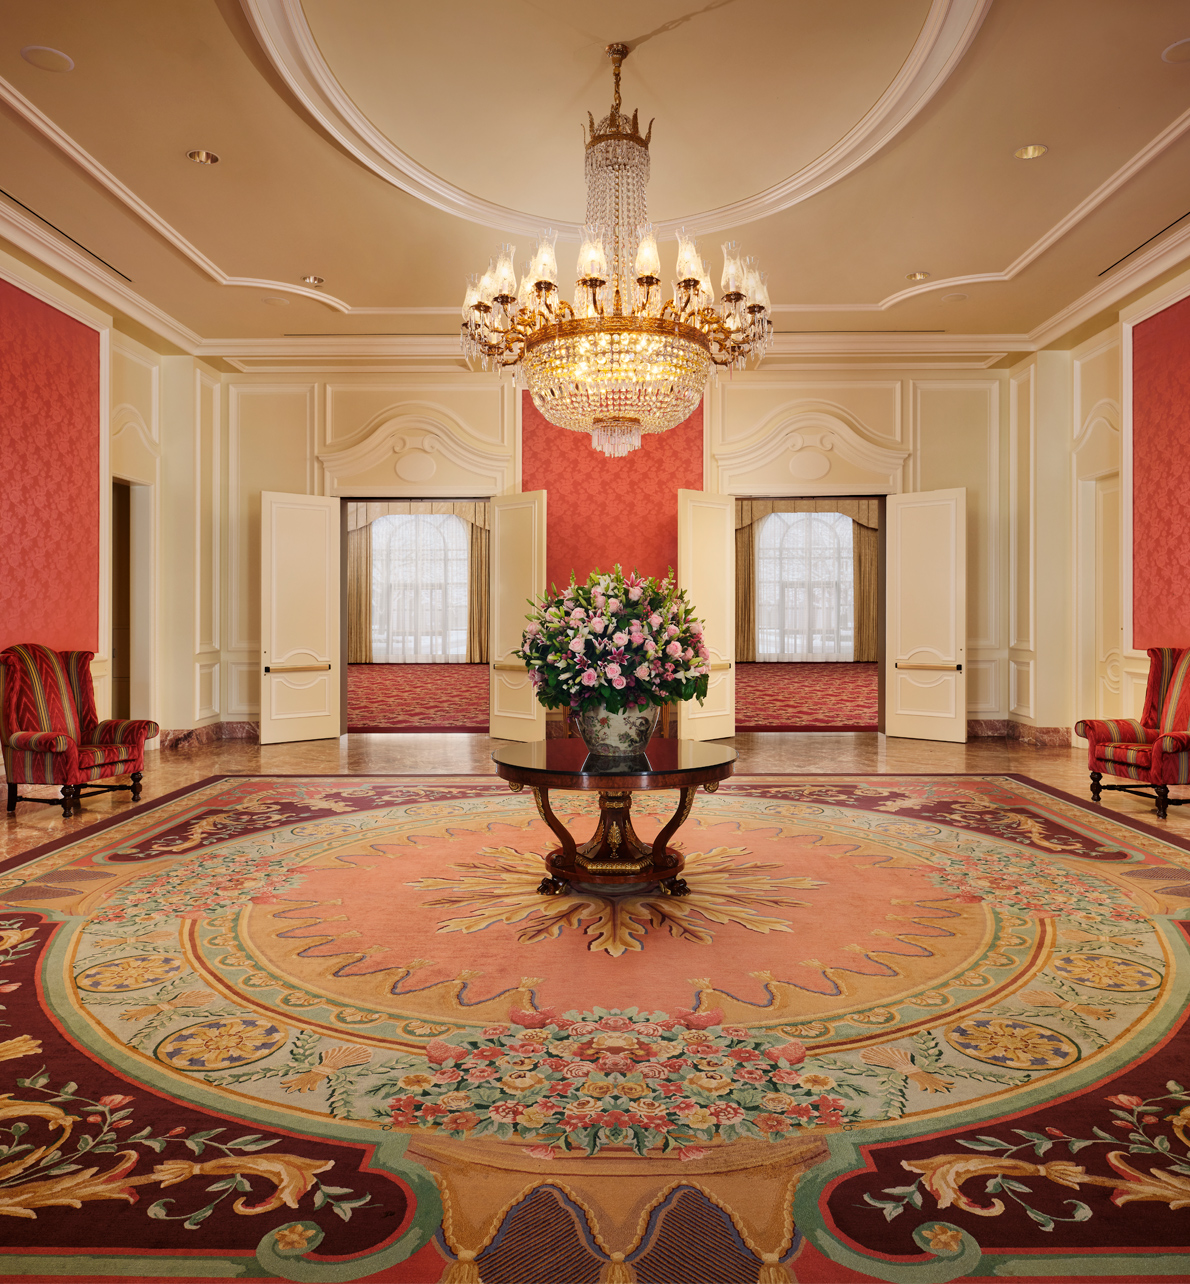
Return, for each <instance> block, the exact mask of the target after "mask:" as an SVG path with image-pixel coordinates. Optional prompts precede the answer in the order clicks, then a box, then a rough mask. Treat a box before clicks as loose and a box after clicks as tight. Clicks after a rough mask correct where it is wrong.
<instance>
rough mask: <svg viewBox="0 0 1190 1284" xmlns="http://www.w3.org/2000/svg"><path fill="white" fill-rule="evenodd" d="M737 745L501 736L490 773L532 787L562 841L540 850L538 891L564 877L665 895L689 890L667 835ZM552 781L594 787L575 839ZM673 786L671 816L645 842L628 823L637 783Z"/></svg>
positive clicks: (721, 774)
mask: <svg viewBox="0 0 1190 1284" xmlns="http://www.w3.org/2000/svg"><path fill="white" fill-rule="evenodd" d="M735 760H736V751H735V750H734V749H728V748H726V747H725V746H723V745H718V744H715V743H714V742H712V741H700V740H650V741H649V744H648V747H647V749H646V751H645V752H644V753H643V754H640V755H638V756H637V757H635V758H596V757H594V756H593V755H591V754H589V753H588V752H587V748H586V746H585V745H584V744H583V742H582V741H581V740H536V741H533V742H531V743H528V744H503V745H501V746H500V747H499V748H498V749H495V750H493V751H492V761H493V762H494V763H495V764H496V774H497V775H498V776H500V777H501V778H502V779H504V780H507V781H508V787H509V788H510V789H511V790H513V791H514V792H517V791H519V790H521V789H524V788H525V787H526V786H528V788H530V789H532V791H533V797H534V799H535V801H536V803H537V810H538V812H540V814H541V818H542V820H544V821H545V823H546V824H547V825H548V826H549V827H550V829H552V830H553V832H554V833H555V834H556V835H557V838H558V841H559V842H560V843H561V844H562V845H561V847H560V848H558V849H557V850H556V851H552V852H550V853H549V855H548V856H547V857H546V858H545V867H546V870H547V871H548V872H547V874H546V877H545V878H543V879H542V880H541V886H540V887H538V889H537V890H538V891H539V892H541V893H542V894H543V895H545V896H556V895H558V894H559V893H561V892H564V891H566V890H567V888H568V885H569V884H570V883H578V884H580V885H581V884H584V883H590V884H595V885H603V886H605V887H607V888H608V889H614V888H616V887H619V888H626V887H632V886H640V885H645V884H648V883H660V884H661V887H662V889H663V890H664V891H666V892H668V893H669V894H670V895H671V896H685V895H686V893H687V892H688V891H689V890H690V889H689V888H688V887H687V886H686V880H685V879H684V878H681V877H679V875H680V874H681V872H682V867H683V865H684V864H685V860H684V858H683V856H682V854H681V852H677V851H673V850H671V849H670V848H668V847H667V846H666V843H668V842H669V840H670V839H671V838H672V837H673V836H674V834H675V833H676V832H677V829H678V826H679V825H681V824H682V823H683V822H684V821H685V820H686V817H687V816H689V815H690V808H691V807H692V806H693V805H694V795H695V794H696V793H697V792H698V788H699V786H700V785H701V786H702V788H703V789H705V790H706V791H707V793H713V792H714V791H715V790H716V789H717V788H718V787H719V782H720V781H721V780H725V779H726V778H727V777H728V776H730V775H731V773H732V771H733V770H734V769H735ZM551 789H582V790H589V791H597V792H598V794H599V824H598V826H597V827H596V829H595V833H594V835H593V836H592V837H591V838H590V839H588V841H587V842H585V843H582V844H581V845H580V844H579V843H577V842H576V841H575V839H574V837H573V835H572V834H571V833H570V831H569V830H568V829H567V828H566V826H565V825H563V824H562V822H561V821H560V820H559V819H558V817H557V816H556V815H554V812H553V809H552V808H551V807H550V790H551ZM648 789H678V790H680V791H681V797H680V799H679V802H678V809H677V811H676V812H675V813H674V815H673V818H672V819H671V820H670V821H669V823H668V824H667V825H665V827H664V828H663V829H662V830H661V832H660V833H659V834H658V835H657V837H656V838H655V839H654V840H653V841H652V842H651V843H646V842H644V841H643V840H642V839H641V838H640V837H639V836H638V835H637V833H636V832H635V830H634V829H633V828H632V816H631V811H632V795H633V793H635V792H636V791H637V790H648Z"/></svg>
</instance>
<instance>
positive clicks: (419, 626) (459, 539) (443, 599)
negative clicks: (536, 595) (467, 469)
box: [371, 513, 470, 664]
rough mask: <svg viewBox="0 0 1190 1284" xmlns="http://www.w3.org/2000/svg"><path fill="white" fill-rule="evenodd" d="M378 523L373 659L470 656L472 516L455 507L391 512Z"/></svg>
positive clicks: (447, 660) (431, 660)
mask: <svg viewBox="0 0 1190 1284" xmlns="http://www.w3.org/2000/svg"><path fill="white" fill-rule="evenodd" d="M371 525H372V536H371V537H372V660H373V663H376V664H463V663H465V662H466V659H467V613H468V595H469V582H468V558H469V545H470V533H469V531H468V529H467V523H466V522H464V521H463V520H462V519H461V518H459V517H456V516H454V515H453V514H448V513H447V514H438V513H433V514H431V513H392V514H389V515H387V516H384V517H378V518H377V519H376V520H375V521H374V522H372V524H371Z"/></svg>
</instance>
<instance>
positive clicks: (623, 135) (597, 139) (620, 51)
mask: <svg viewBox="0 0 1190 1284" xmlns="http://www.w3.org/2000/svg"><path fill="white" fill-rule="evenodd" d="M607 56H608V57H609V58H610V59H611V60H612V69H613V70H612V74H613V75H614V77H615V93H614V96H613V98H612V109H611V111H609V112H608V114H607V115H606V116H604V117H603V119H602V120H601V121H600V122H599V124H598V125H596V123H595V117H594V116H593V115H592V113H591V112H587V120H588V122H589V124H590V134H589V136H588V137H587V138H586V139H585V142H586V145H587V150H588V151H590V150H591V148H592V147H595V146H597V145H598V144H599V143H605V142H607V141H608V140H609V139H613V138H614V139H624V140H626V141H628V142H632V143H635V144H636V145H637V146H638V147H643V148H644V149H645V151H648V150H649V142H650V140H651V139H652V137H653V121H649V128H648V131H647V132H646V133H645V134H644V135H642V134H641V132H640V124H639V122H638V120H637V111H633V113H632V116H631V117H629V116H627V115H625V114H624V112H622V111H621V110H620V65H621V64H622V63H623V61H624V59H625V58H627V57H628V46H627V45H623V44H616V45H608V46H607ZM654 119H655V118H654Z"/></svg>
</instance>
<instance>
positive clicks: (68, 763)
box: [0, 642, 158, 816]
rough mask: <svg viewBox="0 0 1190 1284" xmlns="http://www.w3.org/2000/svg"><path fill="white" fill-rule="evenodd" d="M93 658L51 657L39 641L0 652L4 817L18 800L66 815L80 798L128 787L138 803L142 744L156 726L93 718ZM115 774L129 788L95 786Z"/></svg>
mask: <svg viewBox="0 0 1190 1284" xmlns="http://www.w3.org/2000/svg"><path fill="white" fill-rule="evenodd" d="M93 654H94V653H93V652H91V651H51V650H50V648H49V647H46V646H40V645H38V644H37V643H36V642H22V643H21V644H20V645H18V646H11V647H9V648H8V650H7V651H0V749H2V750H3V754H4V772H5V775H6V776H7V778H8V810H9V811H15V810H16V806H17V803H18V802H49V803H60V804H61V807H62V814H63V815H64V816H69V815H70V813H71V811H72V809H74V808H75V807H78V806H80V805H81V802H80V800H81V799H83V798H89V797H91V796H92V795H94V794H97V793H111V792H114V791H115V790H119V789H130V790H131V791H132V801H133V802H136V801H137V800H138V799H139V798H140V791H141V775H142V773H143V770H144V765H145V741H146V740H148V739H149V737H150V736H155V735H156V734H157V731H158V727H157V724H156V723H155V722H148V721H144V720H132V721H130V720H109V721H106V722H100V721H99V720H98V718H97V717H96V713H95V689H94V687H93V686H92V685H91V659H92V656H93ZM113 776H129V777H131V783H129V784H126V785H100V784H96V783H95V782H96V781H99V780H105V779H109V778H111V777H113ZM20 785H61V786H62V796H61V798H60V799H58V798H22V797H20V796H19V795H18V793H17V789H18V787H19V786H20ZM84 786H86V788H87V790H88V792H87V793H83V792H82V791H83V788H84Z"/></svg>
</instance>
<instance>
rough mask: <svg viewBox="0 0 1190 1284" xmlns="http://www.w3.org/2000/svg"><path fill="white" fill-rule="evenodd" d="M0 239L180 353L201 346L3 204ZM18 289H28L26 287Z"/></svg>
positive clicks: (197, 338) (176, 323)
mask: <svg viewBox="0 0 1190 1284" xmlns="http://www.w3.org/2000/svg"><path fill="white" fill-rule="evenodd" d="M0 236H3V237H4V238H5V239H6V240H8V241H10V242H11V243H12V244H13V245H15V246H16V247H17V248H18V249H20V250H23V251H24V252H25V253H26V254H31V255H32V256H33V257H34V258H35V259H36V260H37V261H38V262H39V263H41V264H42V265H43V266H45V267H48V268H50V269H51V270H53V271H55V272H60V273H61V274H62V275H63V276H64V277H65V278H66V279H67V280H68V281H70V282H71V284H73V285H76V286H78V287H79V288H80V289H83V290H86V291H87V292H88V293H90V294H93V295H95V297H96V298H97V299H100V300H101V301H102V302H103V303H104V304H105V305H106V306H107V307H110V308H114V309H116V310H117V311H119V312H123V313H124V315H125V316H127V317H128V318H129V319H130V320H132V321H135V322H137V323H138V324H139V325H143V326H144V327H145V328H146V329H147V330H151V331H152V332H153V333H154V334H156V335H160V337H161V338H163V339H165V340H166V341H167V342H168V343H172V344H173V345H174V347H176V348H179V349H181V351H182V352H186V353H189V354H191V355H193V354H194V352H195V350H196V348H197V347H198V345H199V344H200V343H201V342H202V339H201V336H200V335H198V334H196V333H195V331H193V330H191V329H190V328H189V327H188V326H184V325H183V324H182V323H181V322H180V321H177V320H175V319H174V318H173V317H171V316H170V315H169V313H168V312H164V311H162V310H161V308H158V307H156V306H154V305H153V304H152V303H150V302H149V301H148V300H147V299H144V298H142V297H141V296H140V295H139V294H137V292H136V291H135V290H131V289H129V288H128V287H127V286H126V285H125V284H124V283H123V282H122V281H117V280H114V279H113V278H112V277H111V276H110V275H109V274H108V273H106V272H104V271H101V270H100V269H99V268H98V267H96V266H95V264H94V263H93V262H92V261H91V260H90V259H89V258H88V257H87V256H86V255H85V254H82V253H80V252H79V251H78V250H76V249H75V248H74V246H72V245H71V244H70V243H69V242H68V241H65V240H63V239H62V238H61V237H59V236H57V235H55V234H54V233H52V232H50V231H48V230H47V229H46V228H45V227H43V226H42V224H41V223H39V222H37V220H36V219H31V218H27V217H26V216H25V215H24V213H23V212H22V211H20V210H17V209H14V208H13V207H12V206H10V205H6V204H5V203H4V202H3V201H0ZM21 288H22V289H24V290H28V289H29V287H28V286H27V285H23V286H22V287H21ZM54 306H55V307H58V308H61V307H62V304H61V302H56V303H55V304H54ZM88 324H92V323H91V322H88Z"/></svg>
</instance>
